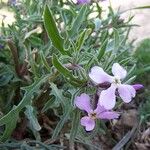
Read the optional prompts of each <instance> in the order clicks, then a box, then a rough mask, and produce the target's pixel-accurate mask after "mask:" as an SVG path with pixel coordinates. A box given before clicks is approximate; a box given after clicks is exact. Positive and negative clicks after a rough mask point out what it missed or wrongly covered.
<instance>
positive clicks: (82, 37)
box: [76, 29, 92, 51]
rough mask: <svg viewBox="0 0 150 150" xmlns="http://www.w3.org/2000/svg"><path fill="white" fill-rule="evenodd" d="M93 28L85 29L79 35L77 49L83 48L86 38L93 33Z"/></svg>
mask: <svg viewBox="0 0 150 150" xmlns="http://www.w3.org/2000/svg"><path fill="white" fill-rule="evenodd" d="M91 31H92V30H91V29H87V30H84V31H83V32H82V33H81V34H80V35H79V38H78V40H77V44H76V47H77V48H76V50H77V51H79V50H80V49H81V48H82V46H83V44H84V42H85V40H86V39H87V38H88V36H89V35H90V34H91Z"/></svg>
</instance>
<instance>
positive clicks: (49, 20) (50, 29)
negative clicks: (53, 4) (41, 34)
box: [44, 5, 66, 55]
mask: <svg viewBox="0 0 150 150" xmlns="http://www.w3.org/2000/svg"><path fill="white" fill-rule="evenodd" d="M44 26H45V28H46V31H47V33H48V36H49V38H50V39H51V41H52V44H53V46H54V47H56V48H57V49H58V50H59V52H60V53H61V54H63V55H65V54H66V52H65V50H64V48H63V44H64V39H63V38H62V37H61V36H60V34H59V31H58V29H57V26H56V24H55V20H54V18H53V15H52V13H51V11H50V10H49V8H48V6H47V5H46V6H45V10H44Z"/></svg>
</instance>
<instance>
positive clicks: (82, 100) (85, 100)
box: [75, 93, 92, 113]
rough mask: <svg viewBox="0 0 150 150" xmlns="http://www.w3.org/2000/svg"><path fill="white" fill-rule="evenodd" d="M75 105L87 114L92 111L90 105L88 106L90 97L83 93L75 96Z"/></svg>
mask: <svg viewBox="0 0 150 150" xmlns="http://www.w3.org/2000/svg"><path fill="white" fill-rule="evenodd" d="M75 105H76V106H77V107H78V108H79V109H81V110H85V111H86V112H87V113H88V112H90V111H91V110H92V108H91V104H90V97H89V95H87V94H85V93H83V94H81V95H80V96H77V97H76V98H75Z"/></svg>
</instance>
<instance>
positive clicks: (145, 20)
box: [0, 0, 150, 43]
mask: <svg viewBox="0 0 150 150" xmlns="http://www.w3.org/2000/svg"><path fill="white" fill-rule="evenodd" d="M72 1H73V2H75V3H76V0H72ZM15 2H17V0H0V26H2V20H3V21H4V23H5V25H6V26H7V25H8V24H11V23H12V22H13V21H15V19H14V14H13V13H12V11H11V9H10V8H9V7H8V6H9V5H13V3H15ZM110 2H111V5H112V6H113V8H115V9H116V10H118V9H120V11H124V10H128V9H130V8H134V7H139V6H146V5H150V0H110V1H109V0H103V1H100V4H101V5H102V6H103V8H105V10H106V11H107V7H108V6H109V4H110ZM131 15H135V16H134V18H133V21H132V23H134V24H137V25H139V27H133V28H132V31H131V33H130V36H129V40H135V41H136V42H135V43H137V42H139V41H141V40H142V39H144V38H148V37H150V30H149V27H150V10H149V9H140V10H139V9H138V10H132V11H131V10H130V11H127V12H125V13H123V14H122V18H123V19H126V18H128V17H129V16H131Z"/></svg>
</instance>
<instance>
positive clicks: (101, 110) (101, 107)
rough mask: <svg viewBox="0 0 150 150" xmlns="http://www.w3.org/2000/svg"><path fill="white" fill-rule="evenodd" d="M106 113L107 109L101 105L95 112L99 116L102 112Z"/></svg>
mask: <svg viewBox="0 0 150 150" xmlns="http://www.w3.org/2000/svg"><path fill="white" fill-rule="evenodd" d="M104 111H106V109H105V108H104V106H101V105H100V104H98V105H97V108H96V109H95V110H94V112H95V113H96V114H97V115H99V114H100V113H101V112H104Z"/></svg>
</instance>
